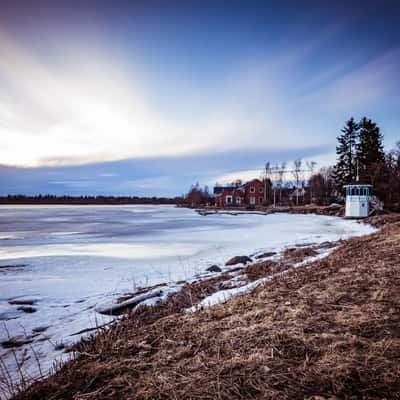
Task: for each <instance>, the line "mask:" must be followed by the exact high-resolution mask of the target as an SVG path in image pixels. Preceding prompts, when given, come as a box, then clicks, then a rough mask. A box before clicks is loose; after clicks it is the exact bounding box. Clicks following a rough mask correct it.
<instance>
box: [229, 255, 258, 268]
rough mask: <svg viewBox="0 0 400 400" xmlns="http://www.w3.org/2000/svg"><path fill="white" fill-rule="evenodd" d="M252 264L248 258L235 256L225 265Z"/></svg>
mask: <svg viewBox="0 0 400 400" xmlns="http://www.w3.org/2000/svg"><path fill="white" fill-rule="evenodd" d="M248 262H252V259H251V258H250V257H248V256H236V257H233V258H231V259H230V260H228V261H227V262H226V263H225V265H227V266H228V265H236V264H247V263H248Z"/></svg>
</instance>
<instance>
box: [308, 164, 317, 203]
mask: <svg viewBox="0 0 400 400" xmlns="http://www.w3.org/2000/svg"><path fill="white" fill-rule="evenodd" d="M306 164H307V169H308V170H309V172H310V179H311V177H312V176H313V175H314V169H315V166H316V165H317V163H316V162H315V161H313V160H311V161H306ZM308 186H309V187H310V204H311V203H312V199H313V186H312V185H311V184H310V181H309V182H308Z"/></svg>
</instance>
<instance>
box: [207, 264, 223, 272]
mask: <svg viewBox="0 0 400 400" xmlns="http://www.w3.org/2000/svg"><path fill="white" fill-rule="evenodd" d="M207 271H208V272H221V271H222V269H221V268H220V267H218V265H211V267H208V268H207Z"/></svg>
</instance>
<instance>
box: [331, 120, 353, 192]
mask: <svg viewBox="0 0 400 400" xmlns="http://www.w3.org/2000/svg"><path fill="white" fill-rule="evenodd" d="M358 129H359V126H358V124H357V123H356V122H355V121H354V118H353V117H351V118H350V119H349V120H348V121H347V122H346V125H345V126H344V128H343V129H341V132H342V134H341V135H340V136H338V137H337V140H338V142H339V145H338V146H337V147H336V154H337V157H338V160H337V163H336V165H335V168H334V178H335V183H336V187H337V189H339V190H341V189H342V187H343V185H348V184H351V183H353V182H354V180H355V176H356V144H357V138H358Z"/></svg>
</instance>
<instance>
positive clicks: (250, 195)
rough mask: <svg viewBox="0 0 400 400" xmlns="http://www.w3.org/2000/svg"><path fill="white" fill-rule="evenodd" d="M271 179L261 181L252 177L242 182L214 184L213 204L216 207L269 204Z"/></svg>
mask: <svg viewBox="0 0 400 400" xmlns="http://www.w3.org/2000/svg"><path fill="white" fill-rule="evenodd" d="M271 186H272V185H271V181H269V180H268V181H267V182H262V181H260V180H259V179H253V180H251V181H249V182H246V183H244V184H241V183H236V184H232V185H229V186H215V187H214V195H215V204H216V206H217V207H221V208H224V207H259V206H262V205H268V204H270V197H271Z"/></svg>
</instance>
